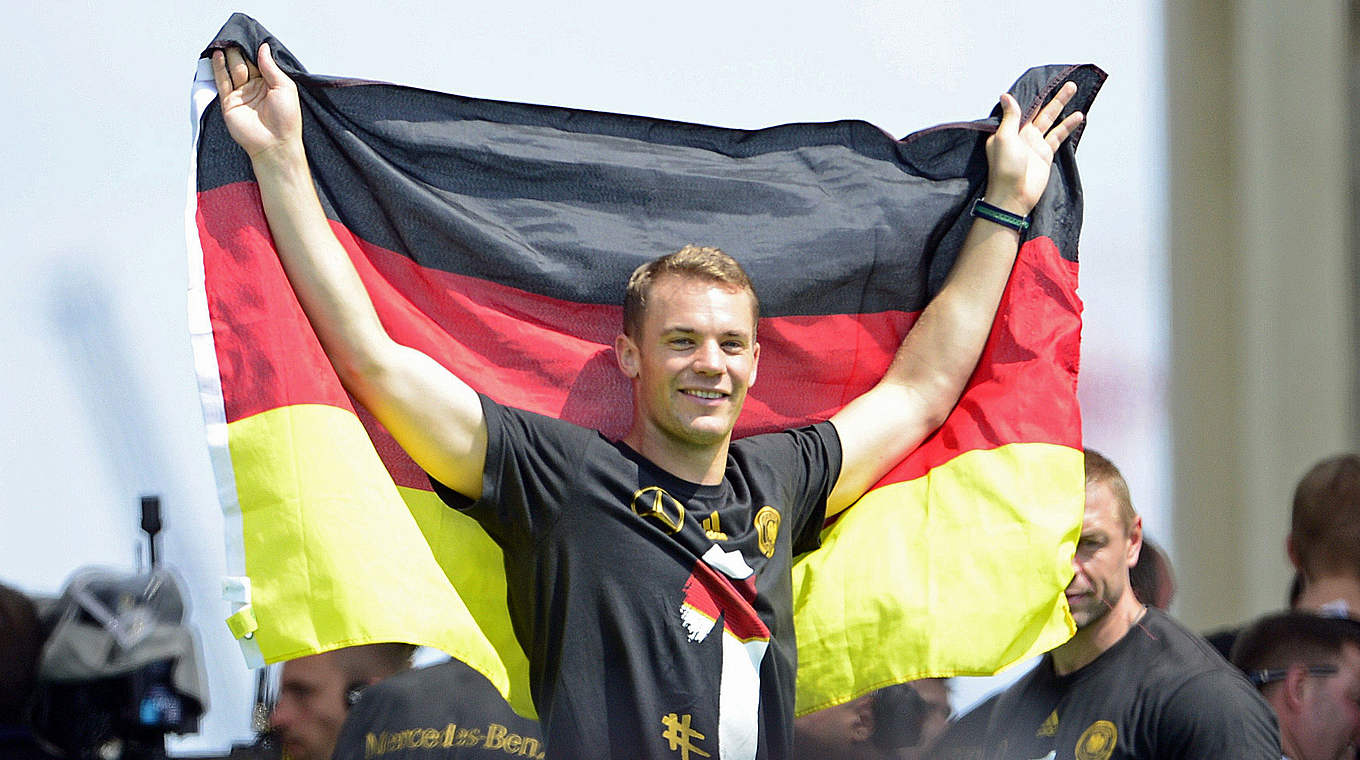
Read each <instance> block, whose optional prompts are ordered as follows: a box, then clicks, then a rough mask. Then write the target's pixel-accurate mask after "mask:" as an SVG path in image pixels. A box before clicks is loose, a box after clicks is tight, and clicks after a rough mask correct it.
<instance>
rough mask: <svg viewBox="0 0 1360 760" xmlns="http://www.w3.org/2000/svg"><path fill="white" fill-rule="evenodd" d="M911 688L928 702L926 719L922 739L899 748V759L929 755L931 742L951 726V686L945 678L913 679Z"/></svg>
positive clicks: (923, 721) (915, 758)
mask: <svg viewBox="0 0 1360 760" xmlns="http://www.w3.org/2000/svg"><path fill="white" fill-rule="evenodd" d="M911 688H913V689H915V690H916V693H917V694H920V695H921V699H924V700H925V702H926V714H925V719H924V720H922V721H921V739H920V741H918V742H917V743H916V746H914V747H902V748H900V749H898V750H897V757H898V758H899V760H917V758H922V757H927V755H926V752H928V751H929V750H930V748H931V746H930V745H931V744H932V743H933V742H934V741H935V740H936V739H938V738H940V735H941V734H943V733H944V732H945V729H947V728H949V716H950V714H951V713H952V712H953V708H951V707H950V705H949V686H948V684H947V682H946V680H945V679H943V678H923V679H921V680H919V681H912V682H911Z"/></svg>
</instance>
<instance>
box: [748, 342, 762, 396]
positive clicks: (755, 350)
mask: <svg viewBox="0 0 1360 760" xmlns="http://www.w3.org/2000/svg"><path fill="white" fill-rule="evenodd" d="M759 366H760V343H759V341H757V342H756V344H755V346H753V347H752V351H751V379H750V380H748V381H746V385H747V386H748V387H749V386H752V385H755V384H756V369H757V368H759Z"/></svg>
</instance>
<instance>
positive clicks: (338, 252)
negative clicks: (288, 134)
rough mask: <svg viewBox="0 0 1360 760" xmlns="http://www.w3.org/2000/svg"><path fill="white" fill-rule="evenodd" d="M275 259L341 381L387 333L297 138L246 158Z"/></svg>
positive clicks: (365, 360)
mask: <svg viewBox="0 0 1360 760" xmlns="http://www.w3.org/2000/svg"><path fill="white" fill-rule="evenodd" d="M252 165H253V166H254V169H255V177H256V181H257V183H258V184H259V188H260V199H261V202H262V203H263V205H264V212H265V218H266V219H268V221H269V231H270V234H271V235H272V236H273V238H274V245H275V248H276V249H277V250H278V254H279V260H280V261H281V262H282V264H283V268H284V272H285V273H286V274H287V275H288V281H289V283H291V285H292V287H293V292H294V293H296V294H297V297H298V301H299V302H300V303H301V304H302V309H303V311H304V313H306V315H307V319H308V321H309V322H310V323H311V325H312V329H313V330H315V331H316V334H317V337H318V338H319V339H320V341H321V345H322V348H323V349H325V351H326V355H327V356H328V357H329V358H330V360H331V363H332V364H333V365H335V368H336V371H337V372H339V373H340V376H341V380H343V381H345V382H346V384H349V383H350V382H351V381H352V380H353V379H354V373H361V372H364V371H365V369H366V368H365V367H364V366H363V365H364V364H365V363H368V362H372V361H374V359H373V357H372V356H371V353H372V351H373V350H374V349H373V347H374V346H379V345H381V344H382V343H384V342H386V341H387V340H388V338H387V333H386V331H385V330H384V329H383V327H382V323H381V322H380V321H379V319H378V315H377V312H376V311H375V310H374V308H373V303H372V301H371V300H370V298H369V295H368V292H367V290H366V289H365V288H364V285H363V281H362V280H361V279H360V278H359V274H358V272H356V271H355V269H354V264H353V263H352V262H351V261H350V258H349V254H348V252H347V251H346V250H345V249H344V246H342V245H341V244H340V241H339V240H338V239H336V237H335V233H334V231H333V230H332V229H331V226H330V222H329V221H328V220H327V219H326V216H325V212H324V211H323V210H322V208H321V202H320V201H319V200H318V198H317V194H316V187H315V185H314V184H313V182H312V177H311V171H310V169H309V167H308V164H307V158H306V155H305V153H304V150H303V147H302V145H301V143H300V142H298V143H288V144H286V145H282V146H280V147H279V148H278V149H276V150H274V151H271V152H269V153H267V154H263V155H257V156H254V157H252Z"/></svg>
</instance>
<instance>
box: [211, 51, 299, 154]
mask: <svg viewBox="0 0 1360 760" xmlns="http://www.w3.org/2000/svg"><path fill="white" fill-rule="evenodd" d="M257 58H258V59H259V62H260V65H259V67H258V68H257V67H256V66H255V64H253V63H251V62H250V61H248V60H247V59H246V57H245V55H243V54H242V52H241V49H240V48H236V47H231V48H227V50H226V51H225V52H223V51H221V50H214V51H213V54H212V70H213V79H214V80H215V81H216V82H217V96H218V98H219V99H220V100H221V103H222V118H223V120H225V121H226V123H227V131H228V132H230V133H231V137H232V139H233V140H235V141H236V142H237V143H238V144H239V145H240V146H241V147H242V148H244V149H245V151H246V153H247V154H249V156H250V158H251V160H252V161H256V160H259V159H261V158H265V157H269V156H273V155H275V154H277V153H278V152H279V151H281V150H282V151H287V152H289V153H294V152H295V151H297V150H298V149H300V148H301V146H302V108H301V106H299V105H298V94H297V85H295V84H293V80H291V79H289V78H288V75H287V74H285V73H283V71H282V70H281V69H280V68H279V66H278V64H276V63H274V56H273V54H272V53H271V52H270V50H269V43H268V42H266V43H264V44H262V45H260V49H259V51H258V55H257ZM293 157H298V156H293Z"/></svg>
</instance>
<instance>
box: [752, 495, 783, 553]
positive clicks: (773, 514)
mask: <svg viewBox="0 0 1360 760" xmlns="http://www.w3.org/2000/svg"><path fill="white" fill-rule="evenodd" d="M777 538H779V510H777V509H775V508H774V507H771V506H769V505H766V506H763V507H761V508H760V511H759V512H756V539H757V540H758V541H759V545H760V553H761V554H764V555H765V556H766V557H773V556H774V542H775V539H777Z"/></svg>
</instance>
